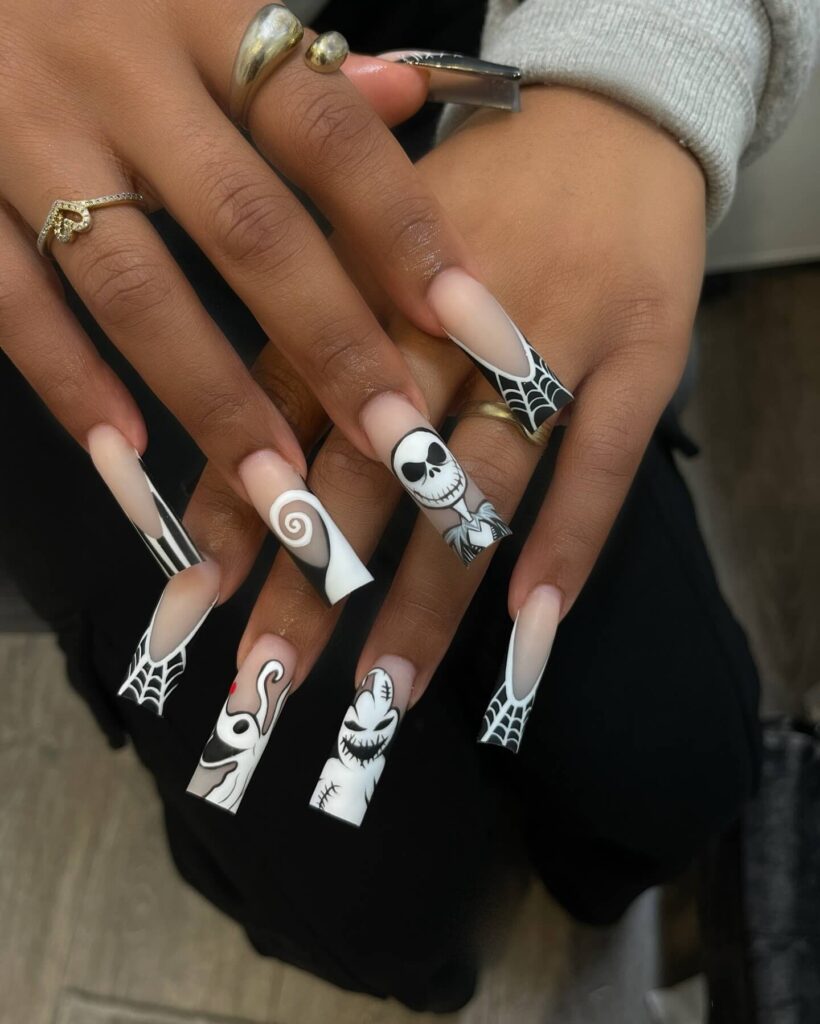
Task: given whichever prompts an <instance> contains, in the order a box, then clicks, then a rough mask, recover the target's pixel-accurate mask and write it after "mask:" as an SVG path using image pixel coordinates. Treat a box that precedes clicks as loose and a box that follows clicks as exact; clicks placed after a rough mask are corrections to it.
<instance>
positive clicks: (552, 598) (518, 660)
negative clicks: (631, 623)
mask: <svg viewBox="0 0 820 1024" xmlns="http://www.w3.org/2000/svg"><path fill="white" fill-rule="evenodd" d="M560 614H561V593H560V591H559V590H557V589H556V588H555V587H551V586H540V587H536V588H535V589H534V590H533V591H532V593H530V595H529V597H528V598H527V600H526V601H525V602H524V604H523V605H522V606H521V608H520V609H519V611H518V615H516V617H515V624H514V625H513V630H512V636H511V637H510V644H509V647H508V648H507V660H506V662H505V664H504V670H503V672H502V674H501V682H500V683H499V684H498V687H497V689H496V691H495V693H494V694H493V696H492V699H491V700H490V703H489V705H488V706H487V710H486V711H485V712H484V720H483V721H482V723H481V732H480V733H479V737H478V741H479V743H494V744H495V745H496V746H499V747H506V748H507V749H508V750H512V751H513V753H517V751H518V748H519V746H520V744H521V738H522V736H523V735H524V726H525V725H526V724H527V719H528V718H529V715H530V711H532V706H533V704H534V703H535V695H536V693H537V692H538V684H539V683H540V682H541V677H542V676H543V674H544V669H545V668H546V667H547V661H548V660H549V656H550V651H551V650H552V643H553V640H554V639H555V631H556V630H557V628H558V619H559V617H560Z"/></svg>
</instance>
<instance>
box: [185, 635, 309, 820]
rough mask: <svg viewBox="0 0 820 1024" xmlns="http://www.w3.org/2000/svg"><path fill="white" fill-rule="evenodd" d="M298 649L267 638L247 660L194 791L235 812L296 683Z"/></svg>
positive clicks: (202, 758)
mask: <svg viewBox="0 0 820 1024" xmlns="http://www.w3.org/2000/svg"><path fill="white" fill-rule="evenodd" d="M295 668H296V651H295V649H294V648H293V647H292V645H291V644H289V643H288V642H287V640H283V639H282V637H280V636H273V635H270V634H267V635H265V636H261V637H260V638H259V639H258V640H257V641H256V643H255V644H254V645H253V647H252V648H251V651H250V653H249V654H248V656H247V657H246V658H245V660H244V661H243V662H242V667H241V668H240V670H239V672H238V674H237V677H236V679H235V680H234V681H233V683H231V687H230V689H229V691H228V698H227V700H226V701H225V703H224V705H223V707H222V710H221V711H220V712H219V718H217V720H216V725H215V726H214V728H213V731H212V732H211V735H210V737H209V738H208V742H207V743H206V744H205V749H204V750H203V751H202V754H201V756H200V758H199V764H198V765H197V769H196V771H195V772H194V774H193V777H192V778H191V781H190V782H189V783H188V792H189V793H191V794H192V795H193V796H198V797H202V799H203V800H207V801H208V802H209V803H212V804H214V805H215V806H217V807H221V808H222V809H223V810H225V811H230V812H231V813H232V814H235V813H236V811H237V810H238V808H239V805H240V803H241V802H242V797H243V796H244V795H245V791H246V789H247V788H248V784H249V783H250V781H251V777H252V776H253V773H254V771H256V767H257V765H258V764H259V761H260V759H261V757H262V754H263V753H264V752H265V747H266V746H267V745H268V741H269V740H270V738H271V734H272V733H273V729H274V726H275V725H276V723H277V721H278V720H279V716H280V715H281V713H282V709H283V707H284V706H285V701H286V700H287V699H288V694H289V693H290V689H291V686H292V684H293V672H294V669H295Z"/></svg>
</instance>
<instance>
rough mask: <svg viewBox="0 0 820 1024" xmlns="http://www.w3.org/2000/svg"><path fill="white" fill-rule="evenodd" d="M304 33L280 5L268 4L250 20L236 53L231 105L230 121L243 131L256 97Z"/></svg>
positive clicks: (229, 102)
mask: <svg viewBox="0 0 820 1024" xmlns="http://www.w3.org/2000/svg"><path fill="white" fill-rule="evenodd" d="M304 33H305V30H304V28H303V27H302V23H301V21H299V19H298V18H297V17H296V15H295V14H294V13H293V12H292V11H289V10H288V8H287V7H283V6H282V5H281V4H266V5H265V6H264V7H262V8H261V9H260V10H259V11H257V13H256V14H255V15H254V17H253V18H252V19H251V22H250V24H249V25H248V27H247V28H246V29H245V34H244V35H243V36H242V41H241V43H240V44H239V49H238V50H237V51H236V60H235V61H234V65H233V72H232V73H231V89H230V97H229V101H228V111H229V113H230V117H231V120H232V121H234V122H235V123H236V124H238V125H239V126H240V127H242V128H245V127H247V117H248V109H249V108H250V105H251V101H252V100H253V98H254V96H255V95H256V94H257V92H258V91H259V89H260V88H261V86H262V85H263V83H264V82H266V81H267V79H268V78H269V77H270V76H271V75H272V74H273V72H274V71H275V70H276V69H277V68H278V67H279V65H280V64H281V63H282V62H283V61H284V60H286V59H287V57H288V56H289V55H290V54H291V53H292V52H293V50H294V48H295V47H296V46H298V44H299V42H300V41H301V39H302V36H303V35H304Z"/></svg>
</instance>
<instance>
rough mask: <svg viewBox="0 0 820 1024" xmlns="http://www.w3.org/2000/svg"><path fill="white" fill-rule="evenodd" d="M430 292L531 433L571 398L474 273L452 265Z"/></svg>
mask: <svg viewBox="0 0 820 1024" xmlns="http://www.w3.org/2000/svg"><path fill="white" fill-rule="evenodd" d="M427 298H428V300H429V302H430V306H431V308H432V310H433V312H434V313H435V314H436V316H437V317H438V319H439V321H440V323H441V326H442V327H443V328H444V330H445V331H446V332H447V334H448V336H449V337H450V338H451V340H452V341H454V342H455V343H456V344H457V345H458V346H459V347H460V348H462V349H463V350H464V351H465V352H466V353H467V355H468V356H469V357H470V358H471V359H472V360H473V362H474V363H475V365H476V366H477V367H478V369H479V370H480V371H481V372H482V374H483V375H484V376H485V377H486V378H487V380H488V381H489V382H490V384H491V385H492V386H493V387H494V388H495V390H496V391H497V392H498V393H499V395H501V397H502V398H503V399H504V401H505V402H506V403H507V407H508V408H509V410H510V412H512V413H513V414H514V415H515V416H516V417H517V419H518V420H519V421H520V422H521V424H522V425H523V426H524V428H525V429H526V430H528V431H529V432H530V433H535V431H536V430H538V428H539V427H540V426H541V424H542V423H543V422H544V421H545V420H547V419H549V417H550V416H552V415H553V414H554V413H556V412H557V411H558V410H559V409H561V408H562V407H563V406H565V405H566V404H567V403H568V402H571V401H572V394H571V392H569V391H568V390H567V389H566V388H565V387H564V385H563V384H562V383H561V382H560V381H559V380H558V378H557V377H556V376H555V374H554V373H553V372H552V370H550V368H549V367H548V366H547V364H546V363H545V362H544V360H543V359H542V358H541V356H540V355H539V354H538V353H537V352H536V351H535V349H534V348H533V347H532V345H530V343H529V342H528V341H527V339H526V338H525V337H524V335H523V334H522V333H521V331H519V329H518V328H517V327H516V326H515V324H514V323H513V322H512V320H510V318H509V317H508V316H507V314H506V313H505V312H504V310H503V309H502V308H501V306H500V305H499V304H498V302H497V301H496V300H495V299H494V298H493V296H492V295H491V294H490V293H489V292H488V291H487V289H486V288H485V287H484V285H483V284H480V283H479V282H478V281H476V279H475V278H474V277H471V276H470V275H469V274H468V273H466V272H465V271H463V270H460V269H459V268H458V267H448V269H447V270H443V271H442V272H441V273H440V274H437V275H436V277H434V278H433V280H432V281H431V282H430V287H429V288H428V290H427Z"/></svg>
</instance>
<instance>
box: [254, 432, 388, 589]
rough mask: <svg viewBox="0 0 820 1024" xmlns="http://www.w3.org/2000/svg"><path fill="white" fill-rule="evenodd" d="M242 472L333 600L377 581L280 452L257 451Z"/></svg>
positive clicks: (261, 507)
mask: <svg viewBox="0 0 820 1024" xmlns="http://www.w3.org/2000/svg"><path fill="white" fill-rule="evenodd" d="M239 476H240V478H241V480H242V483H243V484H244V486H245V489H246V490H247V492H248V495H249V497H250V499H251V501H252V502H253V504H254V507H255V508H256V510H257V512H258V513H259V514H260V515H261V516H262V517H263V519H264V520H265V521H266V522H267V523H268V525H269V526H270V527H271V529H272V530H273V532H274V533H275V534H276V536H277V537H278V538H279V540H280V541H281V543H282V545H283V546H284V547H285V548H286V550H287V551H288V553H289V554H290V556H291V557H292V558H293V560H294V561H295V562H296V564H297V565H298V566H299V568H300V569H301V570H302V572H303V573H304V575H305V577H306V578H307V579H308V580H309V581H310V583H312V584H313V586H314V588H315V589H316V591H317V593H318V594H319V595H320V596H321V597H322V598H323V599H324V600H325V601H327V603H328V604H331V605H333V604H336V602H337V601H341V600H342V598H343V597H347V595H348V594H350V593H352V591H354V590H358V588H359V587H363V586H364V585H365V584H367V583H371V582H372V580H373V577H372V576H371V575H370V573H369V572H368V571H367V569H366V568H365V566H364V565H363V564H362V562H361V561H360V559H359V557H358V555H357V554H356V552H355V551H354V550H353V548H352V547H351V546H350V544H349V543H348V541H347V539H346V538H345V536H344V534H343V533H342V531H341V530H340V529H339V527H338V526H337V525H336V523H335V522H334V521H333V520H332V519H331V517H330V515H329V514H328V512H327V509H326V508H325V507H324V505H323V504H322V503H321V501H319V499H318V498H317V497H316V495H315V494H313V493H312V492H311V491H309V490H308V489H307V487H306V486H305V482H304V481H303V480H302V478H301V477H300V476H299V474H298V473H297V472H296V471H295V470H294V469H293V467H292V466H291V465H290V464H289V463H288V462H286V461H285V460H284V459H283V458H282V457H281V456H280V455H277V454H276V453H275V452H270V451H262V452H255V453H254V454H253V455H250V456H248V458H247V459H245V460H244V462H243V463H242V464H241V465H240V467H239Z"/></svg>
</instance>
